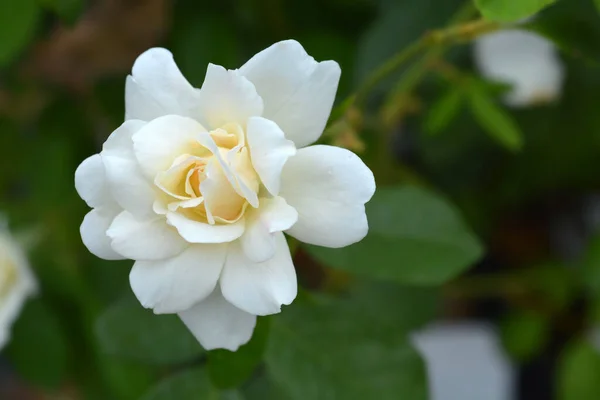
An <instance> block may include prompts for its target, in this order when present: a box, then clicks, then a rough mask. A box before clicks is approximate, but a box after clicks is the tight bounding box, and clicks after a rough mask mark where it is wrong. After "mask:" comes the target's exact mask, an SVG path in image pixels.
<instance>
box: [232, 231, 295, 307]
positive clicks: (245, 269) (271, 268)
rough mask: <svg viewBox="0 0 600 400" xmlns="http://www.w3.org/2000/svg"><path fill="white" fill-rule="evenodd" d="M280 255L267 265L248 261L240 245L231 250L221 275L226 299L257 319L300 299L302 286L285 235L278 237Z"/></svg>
mask: <svg viewBox="0 0 600 400" xmlns="http://www.w3.org/2000/svg"><path fill="white" fill-rule="evenodd" d="M275 240H276V246H277V247H276V251H275V254H274V255H273V257H271V258H270V259H269V260H267V261H265V262H263V263H255V262H253V261H252V260H250V259H248V258H247V257H246V255H245V254H244V252H243V251H242V248H241V245H240V243H239V242H234V243H232V245H231V246H230V248H229V251H228V254H227V260H226V261H225V268H224V269H223V273H222V274H221V291H222V292H223V296H225V298H226V299H227V301H229V302H230V303H231V304H233V305H234V306H236V307H238V308H240V309H242V310H244V311H246V312H249V313H251V314H256V315H269V314H275V313H278V312H279V311H281V305H282V304H290V303H291V302H292V301H294V299H295V298H296V294H297V293H298V285H297V282H296V271H295V270H294V264H293V262H292V257H291V255H290V249H289V247H288V244H287V242H286V241H285V237H284V236H283V233H281V232H280V233H277V234H275Z"/></svg>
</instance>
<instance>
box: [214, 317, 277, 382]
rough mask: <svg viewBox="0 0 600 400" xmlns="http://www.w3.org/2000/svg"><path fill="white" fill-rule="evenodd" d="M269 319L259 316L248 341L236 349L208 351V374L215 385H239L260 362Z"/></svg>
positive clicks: (265, 341) (265, 342)
mask: <svg viewBox="0 0 600 400" xmlns="http://www.w3.org/2000/svg"><path fill="white" fill-rule="evenodd" d="M268 335H269V319H268V318H259V319H258V321H257V324H256V328H254V333H253V334H252V339H250V342H248V343H246V344H245V345H243V346H241V347H240V348H239V349H238V350H237V351H235V352H231V351H229V350H225V349H217V350H211V351H209V352H208V362H207V368H208V374H209V376H210V378H211V380H212V382H213V383H214V384H215V386H217V387H219V388H222V389H227V388H233V387H236V386H239V385H240V384H242V383H243V382H244V381H246V380H247V379H248V378H249V377H250V376H251V375H252V373H253V372H254V370H255V369H256V367H257V366H258V365H259V364H260V363H261V362H262V359H263V355H264V352H265V347H266V345H267V338H268Z"/></svg>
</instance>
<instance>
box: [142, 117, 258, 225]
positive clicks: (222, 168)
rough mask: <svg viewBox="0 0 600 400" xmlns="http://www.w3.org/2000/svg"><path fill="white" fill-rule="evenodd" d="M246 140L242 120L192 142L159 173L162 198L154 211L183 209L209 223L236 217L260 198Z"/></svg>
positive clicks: (226, 221)
mask: <svg viewBox="0 0 600 400" xmlns="http://www.w3.org/2000/svg"><path fill="white" fill-rule="evenodd" d="M205 135H206V134H205ZM245 144H246V138H245V134H244V131H243V129H242V128H241V126H240V125H238V124H226V125H224V126H223V127H221V128H219V129H215V130H214V131H211V132H209V133H208V135H206V136H204V137H202V138H199V139H198V141H196V142H193V143H190V148H189V149H188V150H189V151H188V152H186V153H185V154H181V155H180V156H178V157H176V158H175V160H173V163H172V164H171V167H170V168H169V169H168V170H166V171H162V172H159V173H158V174H157V175H156V178H155V181H154V183H155V185H156V186H157V187H158V188H159V189H160V191H161V196H160V198H159V199H158V200H157V202H156V203H155V205H154V209H155V211H156V212H157V213H159V212H160V213H164V212H166V210H169V211H171V212H179V213H182V214H183V215H185V216H186V217H187V218H189V219H192V220H195V221H199V222H205V223H209V224H228V223H234V222H236V221H238V220H239V219H240V218H242V217H243V215H244V212H245V211H246V208H247V207H248V204H249V202H255V201H256V200H255V199H257V198H258V197H257V194H258V190H259V187H260V182H259V179H258V176H257V174H256V172H255V171H254V169H253V167H252V162H251V160H250V152H249V151H248V149H247V148H246V146H245ZM253 206H257V204H253Z"/></svg>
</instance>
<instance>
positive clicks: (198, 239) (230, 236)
mask: <svg viewBox="0 0 600 400" xmlns="http://www.w3.org/2000/svg"><path fill="white" fill-rule="evenodd" d="M167 221H168V222H169V224H170V225H172V226H174V227H175V228H176V229H177V231H178V232H179V234H180V235H181V237H183V238H184V239H185V240H187V241H188V242H190V243H227V242H231V241H233V240H235V239H237V238H239V237H240V236H242V234H243V233H244V227H245V223H246V222H245V221H246V220H245V219H244V218H241V219H240V220H239V221H236V222H234V223H232V224H224V225H210V224H207V223H204V222H198V221H192V220H191V219H189V218H187V217H185V216H184V215H181V214H179V213H175V212H169V213H167Z"/></svg>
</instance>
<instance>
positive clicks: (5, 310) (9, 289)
mask: <svg viewBox="0 0 600 400" xmlns="http://www.w3.org/2000/svg"><path fill="white" fill-rule="evenodd" d="M36 290H37V283H36V280H35V277H34V275H33V273H32V272H31V270H30V268H29V263H28V261H27V258H26V256H25V253H24V251H23V249H22V248H21V246H19V244H18V243H17V242H15V240H14V239H13V238H12V237H11V236H10V234H9V232H8V230H7V229H5V227H4V226H2V223H1V221H0V348H2V347H4V345H5V344H6V343H7V342H8V341H9V339H10V328H11V326H12V324H13V322H14V321H15V320H16V319H17V317H18V316H19V313H20V312H21V309H22V307H23V304H24V303H25V300H27V298H28V297H30V296H31V295H33V294H34V293H35V292H36Z"/></svg>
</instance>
